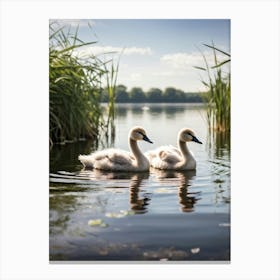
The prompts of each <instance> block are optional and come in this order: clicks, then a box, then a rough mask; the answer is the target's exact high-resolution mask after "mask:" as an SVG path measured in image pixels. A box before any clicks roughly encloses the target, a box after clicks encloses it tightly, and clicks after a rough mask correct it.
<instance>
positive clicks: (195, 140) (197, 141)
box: [192, 136, 202, 144]
mask: <svg viewBox="0 0 280 280" xmlns="http://www.w3.org/2000/svg"><path fill="white" fill-rule="evenodd" d="M192 141H194V142H196V143H199V144H202V142H201V141H199V140H198V139H197V138H196V137H195V136H193V139H192Z"/></svg>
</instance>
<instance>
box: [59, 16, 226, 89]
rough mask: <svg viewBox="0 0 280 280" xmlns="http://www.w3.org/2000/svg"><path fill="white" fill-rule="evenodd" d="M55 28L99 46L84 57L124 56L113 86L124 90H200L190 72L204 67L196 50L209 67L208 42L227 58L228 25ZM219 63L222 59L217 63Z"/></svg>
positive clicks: (177, 22) (197, 74)
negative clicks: (68, 30) (111, 53)
mask: <svg viewBox="0 0 280 280" xmlns="http://www.w3.org/2000/svg"><path fill="white" fill-rule="evenodd" d="M60 23H61V24H64V25H71V26H73V27H76V26H77V25H79V36H80V38H81V39H82V40H84V41H95V40H97V41H98V43H97V44H94V45H92V46H89V47H87V48H84V49H83V52H85V53H92V54H100V53H104V52H109V51H116V52H118V53H120V52H121V51H122V50H123V53H122V55H121V59H120V66H119V75H118V84H124V85H125V86H127V87H128V89H131V88H132V87H142V89H143V90H148V89H150V88H152V87H158V88H160V89H162V90H164V89H165V88H166V87H175V88H178V89H181V90H184V91H199V90H203V86H202V83H201V78H203V79H204V77H205V76H203V75H202V74H203V73H202V72H201V71H199V70H196V69H194V68H193V66H204V62H203V59H202V55H201V53H200V52H199V50H198V48H200V49H201V50H202V51H203V53H204V54H205V56H206V57H207V59H209V61H210V63H211V61H213V56H212V52H211V50H210V49H208V48H206V47H204V46H203V43H206V44H211V42H212V41H213V42H214V43H215V45H216V46H217V47H218V48H220V49H222V50H224V51H226V52H230V20H227V19H204V20H203V19H198V20H187V19H165V20H161V19H151V20H147V19H143V20H142V19H114V20H110V19H87V20H84V19H83V20H77V19H75V20H71V19H69V20H60ZM88 23H89V24H90V25H91V26H92V28H91V29H90V28H89V27H88ZM107 56H108V55H107ZM114 57H115V58H117V56H116V55H115V56H114ZM224 58H225V57H222V56H221V57H220V60H223V59H224ZM201 75H202V76H201Z"/></svg>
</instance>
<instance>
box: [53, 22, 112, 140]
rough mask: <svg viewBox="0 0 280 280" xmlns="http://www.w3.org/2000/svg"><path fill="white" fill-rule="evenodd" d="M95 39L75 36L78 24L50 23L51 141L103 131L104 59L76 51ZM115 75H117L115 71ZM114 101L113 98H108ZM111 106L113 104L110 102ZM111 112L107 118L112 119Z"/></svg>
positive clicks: (95, 136)
mask: <svg viewBox="0 0 280 280" xmlns="http://www.w3.org/2000/svg"><path fill="white" fill-rule="evenodd" d="M95 43H96V42H95V41H94V42H83V41H82V40H80V39H79V38H78V27H77V28H76V30H75V31H74V32H73V31H72V29H71V28H68V30H66V28H65V27H61V28H58V27H57V24H56V23H55V22H54V23H51V24H50V35H49V118H50V119H49V129H50V133H49V137H50V143H51V144H52V143H55V142H60V143H64V142H65V141H75V140H78V139H80V138H95V139H96V138H97V137H98V135H99V133H100V130H106V124H107V122H108V120H107V121H106V120H105V116H104V114H103V110H102V108H101V104H100V101H101V94H102V92H103V89H102V78H103V77H104V76H105V75H108V70H107V68H106V63H107V62H106V61H103V60H101V59H100V58H98V57H96V56H93V55H84V56H82V55H80V54H79V50H81V49H83V47H85V46H87V45H92V44H95ZM115 75H116V74H115ZM111 102H114V100H111ZM111 106H112V105H111ZM113 117H114V116H113V115H111V116H109V117H108V118H113Z"/></svg>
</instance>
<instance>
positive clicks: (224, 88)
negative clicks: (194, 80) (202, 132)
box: [195, 43, 231, 132]
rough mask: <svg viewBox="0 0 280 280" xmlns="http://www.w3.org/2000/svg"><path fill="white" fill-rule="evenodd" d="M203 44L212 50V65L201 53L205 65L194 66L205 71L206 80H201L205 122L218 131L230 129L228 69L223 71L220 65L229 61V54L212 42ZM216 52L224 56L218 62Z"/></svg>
mask: <svg viewBox="0 0 280 280" xmlns="http://www.w3.org/2000/svg"><path fill="white" fill-rule="evenodd" d="M204 46H206V47H208V48H210V49H212V50H213V57H214V65H213V66H209V63H208V61H207V59H206V57H205V55H204V54H203V53H202V56H203V59H204V63H205V67H198V66H195V68H197V69H199V70H202V71H204V72H206V73H207V80H206V81H205V80H202V83H203V84H204V86H205V87H206V89H207V91H206V93H205V96H204V100H205V101H206V104H207V122H208V127H209V129H214V130H216V131H219V132H223V131H230V114H231V113H230V112H231V109H230V105H231V97H230V96H231V86H230V71H229V72H228V73H224V72H223V71H222V66H223V65H225V64H227V63H230V54H228V53H226V52H224V51H222V50H220V49H218V48H216V47H215V46H214V44H213V43H212V45H206V44H204ZM217 53H219V54H222V55H223V56H225V57H226V59H223V61H221V62H219V61H218V59H217Z"/></svg>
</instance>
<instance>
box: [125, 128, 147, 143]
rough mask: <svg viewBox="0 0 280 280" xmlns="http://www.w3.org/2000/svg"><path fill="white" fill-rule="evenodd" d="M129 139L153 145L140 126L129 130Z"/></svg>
mask: <svg viewBox="0 0 280 280" xmlns="http://www.w3.org/2000/svg"><path fill="white" fill-rule="evenodd" d="M129 138H130V139H132V140H134V141H140V140H144V141H146V142H149V143H151V144H153V142H152V141H151V140H150V139H149V138H148V137H147V134H146V131H145V130H144V129H143V128H142V127H140V126H135V127H133V128H132V129H131V130H130V133H129Z"/></svg>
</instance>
